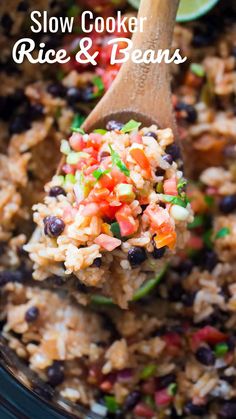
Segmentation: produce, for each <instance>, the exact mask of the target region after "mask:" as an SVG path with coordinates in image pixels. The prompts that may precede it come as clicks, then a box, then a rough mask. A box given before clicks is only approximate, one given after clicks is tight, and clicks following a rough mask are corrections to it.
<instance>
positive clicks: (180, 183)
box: [177, 179, 188, 190]
mask: <svg viewBox="0 0 236 419" xmlns="http://www.w3.org/2000/svg"><path fill="white" fill-rule="evenodd" d="M187 183H188V182H187V180H186V179H180V180H179V181H178V184H177V189H178V190H179V189H182V188H184V187H185V186H186V185H187Z"/></svg>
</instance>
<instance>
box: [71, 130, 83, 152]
mask: <svg viewBox="0 0 236 419" xmlns="http://www.w3.org/2000/svg"><path fill="white" fill-rule="evenodd" d="M69 143H70V146H71V148H72V149H73V150H74V151H82V150H83V148H84V147H85V145H86V143H85V142H84V140H83V136H82V135H81V134H79V133H74V134H72V136H71V137H70V139H69Z"/></svg>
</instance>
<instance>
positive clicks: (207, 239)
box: [203, 229, 213, 249]
mask: <svg viewBox="0 0 236 419" xmlns="http://www.w3.org/2000/svg"><path fill="white" fill-rule="evenodd" d="M203 241H204V244H205V246H206V247H208V249H212V248H213V241H212V229H209V230H207V231H205V232H204V233H203Z"/></svg>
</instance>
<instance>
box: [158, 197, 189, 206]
mask: <svg viewBox="0 0 236 419" xmlns="http://www.w3.org/2000/svg"><path fill="white" fill-rule="evenodd" d="M161 198H162V199H163V201H165V202H169V203H170V204H175V205H179V206H180V207H184V208H186V207H187V205H188V203H189V201H188V199H187V197H179V196H173V195H165V194H162V195H161Z"/></svg>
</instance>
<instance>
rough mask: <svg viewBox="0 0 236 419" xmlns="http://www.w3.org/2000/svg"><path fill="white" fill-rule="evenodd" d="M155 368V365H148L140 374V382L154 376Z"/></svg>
mask: <svg viewBox="0 0 236 419" xmlns="http://www.w3.org/2000/svg"><path fill="white" fill-rule="evenodd" d="M156 371H157V366H156V365H155V364H149V365H147V366H146V367H144V369H143V370H142V371H141V373H140V378H141V380H147V379H148V378H150V377H152V376H153V375H155V374H156Z"/></svg>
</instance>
